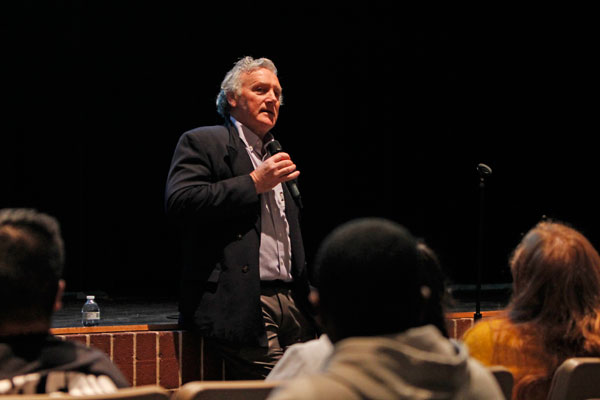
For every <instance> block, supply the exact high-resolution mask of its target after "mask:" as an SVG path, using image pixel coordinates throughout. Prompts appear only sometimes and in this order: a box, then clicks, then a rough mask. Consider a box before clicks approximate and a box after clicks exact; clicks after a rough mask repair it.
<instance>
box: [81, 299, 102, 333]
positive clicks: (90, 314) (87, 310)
mask: <svg viewBox="0 0 600 400" xmlns="http://www.w3.org/2000/svg"><path fill="white" fill-rule="evenodd" d="M86 299H87V300H86V302H85V304H84V305H83V307H82V308H81V323H82V324H83V326H96V325H98V324H99V323H100V307H99V306H98V303H96V302H95V301H94V299H95V297H94V296H86Z"/></svg>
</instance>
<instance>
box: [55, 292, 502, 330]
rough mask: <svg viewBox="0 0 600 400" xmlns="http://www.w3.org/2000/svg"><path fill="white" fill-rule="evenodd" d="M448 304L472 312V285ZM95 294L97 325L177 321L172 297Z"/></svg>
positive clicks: (61, 323)
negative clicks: (98, 317) (99, 317)
mask: <svg viewBox="0 0 600 400" xmlns="http://www.w3.org/2000/svg"><path fill="white" fill-rule="evenodd" d="M451 289H452V290H451V292H452V298H451V304H449V306H448V307H447V312H473V313H475V302H476V300H475V299H476V296H475V290H474V285H454V286H453V287H452V288H451ZM509 292H510V285H509V284H499V285H483V286H482V290H481V293H480V310H481V311H494V310H501V309H503V308H504V307H506V304H507V303H508V298H509ZM90 294H94V295H96V302H97V303H98V305H99V306H100V316H101V321H100V325H104V326H116V325H153V324H174V323H177V315H178V311H177V299H176V298H175V297H163V298H160V297H153V298H152V297H148V296H123V295H108V294H106V293H90ZM83 303H85V294H84V293H66V294H65V296H64V298H63V308H62V309H61V310H59V311H58V312H56V313H55V314H54V319H53V321H52V328H70V327H79V326H82V325H81V307H82V306H83Z"/></svg>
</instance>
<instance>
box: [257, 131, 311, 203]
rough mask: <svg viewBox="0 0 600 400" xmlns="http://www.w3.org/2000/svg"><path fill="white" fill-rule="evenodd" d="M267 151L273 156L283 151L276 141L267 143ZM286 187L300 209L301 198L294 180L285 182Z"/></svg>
mask: <svg viewBox="0 0 600 400" xmlns="http://www.w3.org/2000/svg"><path fill="white" fill-rule="evenodd" d="M266 147H267V151H268V152H269V154H271V155H272V156H274V155H275V154H277V153H281V152H282V151H283V149H282V148H281V144H280V143H279V142H278V141H277V140H273V141H271V142H269V143H267V146H266ZM286 185H287V187H288V189H289V191H290V194H291V195H292V197H293V198H294V200H295V201H296V204H298V207H300V208H302V207H303V206H302V198H301V197H300V190H298V185H297V184H296V180H295V179H292V180H291V181H287V182H286Z"/></svg>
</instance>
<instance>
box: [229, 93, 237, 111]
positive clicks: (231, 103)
mask: <svg viewBox="0 0 600 400" xmlns="http://www.w3.org/2000/svg"><path fill="white" fill-rule="evenodd" d="M227 102H228V103H229V106H230V107H231V108H235V106H237V99H236V96H235V95H234V94H233V93H227Z"/></svg>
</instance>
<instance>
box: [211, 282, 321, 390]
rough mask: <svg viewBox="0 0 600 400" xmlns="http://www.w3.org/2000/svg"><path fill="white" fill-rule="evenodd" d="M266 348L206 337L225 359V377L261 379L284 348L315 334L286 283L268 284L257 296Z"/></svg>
mask: <svg viewBox="0 0 600 400" xmlns="http://www.w3.org/2000/svg"><path fill="white" fill-rule="evenodd" d="M260 300H261V305H262V313H263V321H264V324H265V330H266V332H267V339H268V347H260V346H246V345H239V344H236V343H229V342H224V341H220V340H216V339H206V341H205V343H206V344H207V345H208V346H212V347H213V348H214V349H215V350H217V351H218V353H219V354H220V355H221V357H222V358H223V360H224V363H225V379H226V380H246V379H264V378H265V377H266V376H267V375H268V374H269V372H270V371H271V369H272V368H273V366H275V363H276V362H277V361H278V360H279V359H280V358H281V356H282V355H283V352H284V351H285V349H286V348H287V347H289V346H291V345H292V344H294V343H298V342H305V341H308V340H311V339H314V338H315V337H316V331H315V328H314V325H313V322H312V321H311V320H310V319H309V318H307V317H306V316H305V315H304V313H302V312H301V311H300V309H298V307H296V304H295V303H294V300H293V298H292V293H291V289H290V288H289V287H288V286H286V285H268V286H266V287H263V288H262V293H261V296H260Z"/></svg>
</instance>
